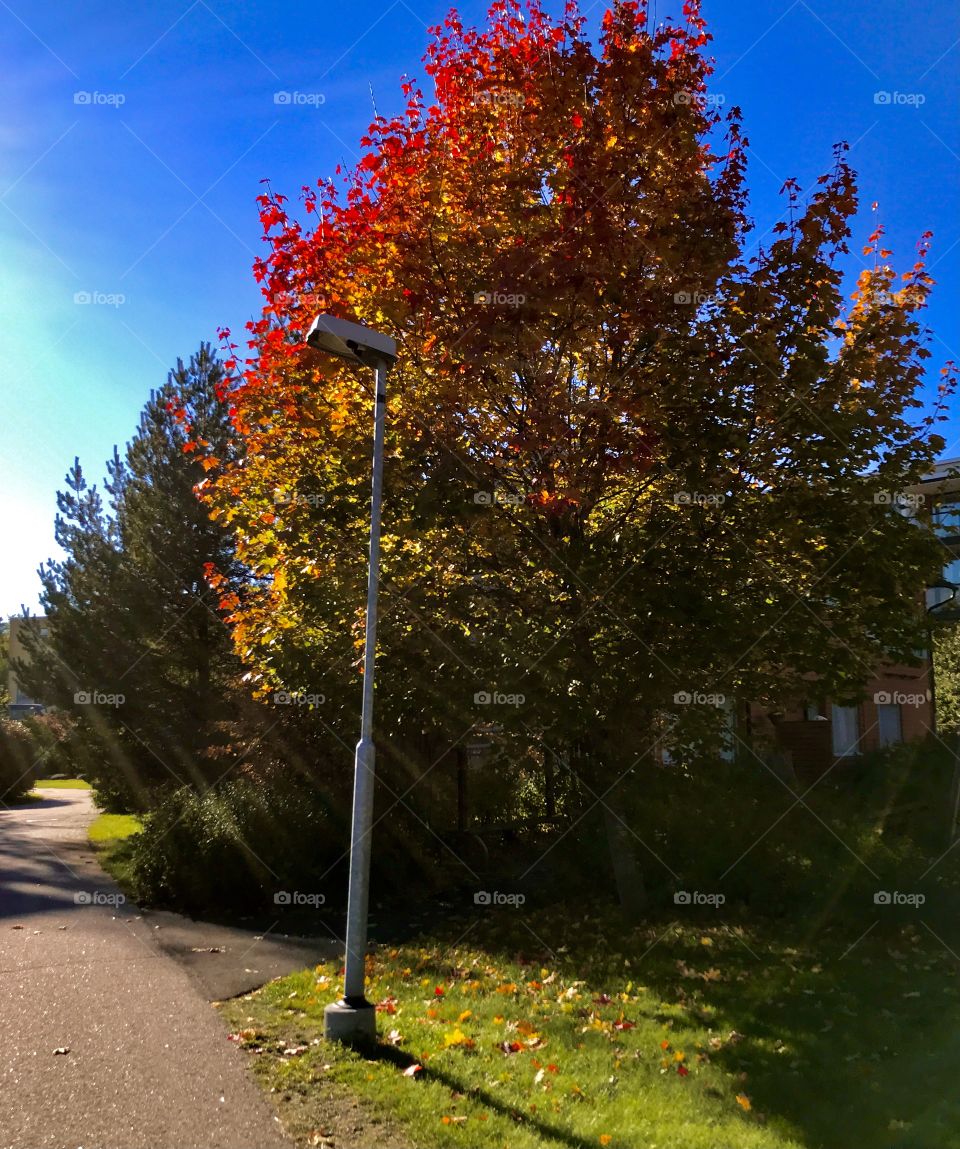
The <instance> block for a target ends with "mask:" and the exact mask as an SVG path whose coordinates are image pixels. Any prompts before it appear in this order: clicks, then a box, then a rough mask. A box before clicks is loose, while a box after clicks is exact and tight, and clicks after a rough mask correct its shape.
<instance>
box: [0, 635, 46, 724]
mask: <svg viewBox="0 0 960 1149" xmlns="http://www.w3.org/2000/svg"><path fill="white" fill-rule="evenodd" d="M28 628H29V629H30V630H32V631H35V632H38V633H39V635H40V637H41V638H46V637H47V636H48V635H49V633H50V629H49V626H48V624H47V620H46V618H44V617H43V616H42V615H41V616H40V617H38V618H22V617H16V618H11V619H10V670H9V673H8V675H7V689H8V691H9V693H10V707H9V712H10V717H11V718H24V717H27V716H28V715H30V714H42V713H43V710H44V706H43V703H42V702H38V701H37V699H35V698H31V697H30V696H29V695H28V694H27V693H26V692H25V691H24V690H23V688H22V687H21V686H20V683H19V682H18V681H17V672H16V669H15V665H16V662H17V661H18V660H19V661H21V662H28V661H29V659H30V652H29V651H28V650H27V649H26V647H25V646H24V644H23V636H24V633H25V632H26V630H27V629H28Z"/></svg>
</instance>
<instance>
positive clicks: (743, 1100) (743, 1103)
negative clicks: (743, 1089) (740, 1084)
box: [736, 1093, 753, 1113]
mask: <svg viewBox="0 0 960 1149" xmlns="http://www.w3.org/2000/svg"><path fill="white" fill-rule="evenodd" d="M736 1101H737V1104H738V1105H739V1106H740V1108H741V1109H743V1110H745V1111H746V1112H747V1113H749V1112H750V1110H751V1109H752V1108H753V1106H752V1105H751V1104H750V1098H749V1097H748V1096H747V1095H746V1094H745V1093H738V1094H737V1097H736Z"/></svg>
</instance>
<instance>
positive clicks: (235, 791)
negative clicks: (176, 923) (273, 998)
mask: <svg viewBox="0 0 960 1149" xmlns="http://www.w3.org/2000/svg"><path fill="white" fill-rule="evenodd" d="M341 853H342V843H341V842H340V841H339V840H338V835H336V834H334V832H333V831H332V827H331V819H330V817H329V813H328V811H327V809H326V806H325V804H324V803H323V801H322V800H321V799H320V798H318V796H317V795H316V794H315V793H313V792H311V791H309V790H308V789H307V788H306V787H305V786H303V785H300V784H297V783H277V782H274V783H271V784H269V785H266V784H263V783H257V782H253V781H252V780H249V779H245V778H241V779H234V780H231V781H228V782H225V783H223V784H222V785H220V786H217V787H216V788H215V789H211V790H207V791H206V792H204V793H198V792H196V791H194V790H192V789H190V788H189V787H183V788H181V789H179V790H175V791H173V792H171V793H169V794H168V795H166V796H165V797H163V798H162V799H161V800H160V802H159V804H158V805H157V806H156V807H155V808H154V809H153V810H152V811H150V813H148V814H147V815H146V817H145V818H144V826H143V831H142V833H140V834H138V835H137V837H136V839H135V840H134V843H133V846H132V863H133V864H132V872H133V882H134V886H135V892H136V895H137V898H138V899H139V900H142V901H144V902H148V903H154V904H167V905H175V906H178V907H180V908H182V909H185V910H188V911H191V912H199V911H223V912H235V911H238V910H249V909H255V908H258V907H262V906H266V905H269V904H272V903H273V900H274V894H275V893H277V892H279V891H281V890H302V891H309V892H313V893H322V892H323V891H324V890H325V889H326V888H327V887H329V886H330V885H331V874H330V873H328V871H330V869H331V867H333V866H336V864H337V862H338V860H339V857H340V855H341ZM338 877H339V875H338Z"/></svg>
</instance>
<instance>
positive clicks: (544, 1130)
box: [363, 1043, 583, 1149]
mask: <svg viewBox="0 0 960 1149" xmlns="http://www.w3.org/2000/svg"><path fill="white" fill-rule="evenodd" d="M363 1053H364V1056H365V1057H367V1058H368V1059H369V1060H371V1061H383V1062H387V1063H388V1064H390V1065H393V1066H394V1067H395V1068H397V1069H400V1070H404V1069H409V1068H410V1066H411V1065H417V1064H419V1063H418V1062H417V1059H416V1058H415V1057H412V1056H411V1055H410V1054H409V1053H404V1052H403V1051H402V1050H400V1049H397V1048H396V1047H395V1046H392V1045H382V1044H379V1043H378V1044H377V1045H375V1046H365V1047H364V1048H363ZM421 1077H422V1078H423V1079H424V1080H432V1081H439V1082H440V1083H441V1084H442V1085H445V1086H446V1087H447V1088H448V1089H450V1090H451V1091H452V1092H454V1093H463V1094H464V1095H465V1096H467V1097H472V1098H474V1099H475V1100H477V1101H480V1102H482V1103H483V1104H484V1105H485V1106H486V1107H487V1108H488V1109H491V1110H493V1111H494V1112H495V1113H499V1114H501V1115H502V1116H504V1117H509V1118H510V1119H511V1120H512V1121H515V1122H516V1123H517V1124H518V1125H523V1126H525V1127H526V1128H528V1129H533V1130H535V1131H536V1132H537V1134H538V1135H539V1136H540V1137H542V1138H543V1139H544V1140H545V1141H548V1140H549V1141H555V1142H557V1144H560V1145H569V1146H570V1147H571V1149H582V1146H583V1138H582V1137H577V1136H574V1135H572V1134H570V1133H566V1132H564V1130H562V1129H558V1128H556V1126H554V1125H549V1124H548V1123H547V1122H545V1121H541V1120H540V1119H539V1118H535V1117H531V1116H530V1115H529V1114H528V1113H522V1112H521V1111H520V1110H518V1109H516V1108H514V1107H513V1106H511V1105H504V1103H503V1102H502V1101H501V1100H500V1098H498V1097H495V1096H494V1095H493V1094H492V1093H490V1092H489V1091H488V1090H486V1089H479V1088H477V1087H467V1086H464V1084H463V1083H462V1082H461V1081H459V1080H458V1079H457V1077H456V1076H455V1075H454V1074H452V1073H444V1072H443V1071H442V1070H437V1069H428V1068H427V1067H426V1066H424V1067H423V1068H422V1069H421V1070H420V1072H419V1073H418V1074H417V1078H418V1079H419V1078H421Z"/></svg>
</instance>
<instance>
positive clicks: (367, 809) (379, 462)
mask: <svg viewBox="0 0 960 1149" xmlns="http://www.w3.org/2000/svg"><path fill="white" fill-rule="evenodd" d="M307 345H308V346H309V347H312V348H313V349H314V350H316V351H323V352H326V353H327V354H329V355H336V356H338V357H339V358H341V359H346V360H348V362H350V363H358V364H360V365H362V366H364V367H372V368H373V369H374V372H375V381H376V386H375V388H374V390H375V396H374V401H373V483H372V488H373V490H372V497H371V501H370V567H369V573H368V576H367V625H366V635H365V638H364V644H363V705H362V708H361V714H360V741H359V742H358V743H357V750H356V755H355V757H354V766H353V825H352V829H351V833H350V887H349V893H348V897H347V939H346V944H347V953H346V962H345V967H346V968H345V970H344V979H343V998H342V999H341V1000H340V1001H337V1002H334V1003H333V1004H332V1005H328V1006H327V1008H326V1009H325V1010H324V1011H323V1032H324V1036H325V1037H328V1038H331V1039H332V1040H334V1041H344V1042H362V1041H373V1040H374V1039H375V1038H376V1035H377V1021H376V1011H375V1009H374V1007H373V1006H372V1005H371V1004H370V1002H369V1001H367V999H366V996H365V993H364V989H365V986H364V977H365V972H366V970H365V958H366V952H367V904H368V901H369V895H370V837H371V833H372V831H373V784H374V779H375V771H376V753H375V750H374V745H373V673H374V657H375V654H376V647H377V589H378V585H379V580H380V503H381V498H382V494H383V427H384V420H385V417H386V410H387V374H388V372H389V371H390V368H391V367H392V366H393V364H394V362H395V361H396V358H397V344H396V342H395V341H394V340H393V339H391V338H390V337H389V336H388V335H382V334H381V333H380V332H379V331H371V330H370V329H369V328H367V327H364V326H362V325H361V324H359V323H348V322H347V321H346V320H345V319H337V318H335V317H334V316H332V315H318V316H317V318H316V319H315V320H314V321H313V323H312V324H311V326H310V330H309V331H308V332H307Z"/></svg>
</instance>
